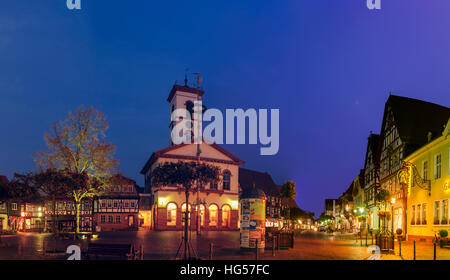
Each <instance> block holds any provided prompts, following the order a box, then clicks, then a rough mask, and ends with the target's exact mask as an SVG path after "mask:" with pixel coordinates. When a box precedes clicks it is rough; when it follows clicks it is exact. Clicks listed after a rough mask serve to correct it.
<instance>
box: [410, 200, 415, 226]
mask: <svg viewBox="0 0 450 280" xmlns="http://www.w3.org/2000/svg"><path fill="white" fill-rule="evenodd" d="M415 217H416V206H415V205H413V206H412V211H411V225H415V224H416V218H415Z"/></svg>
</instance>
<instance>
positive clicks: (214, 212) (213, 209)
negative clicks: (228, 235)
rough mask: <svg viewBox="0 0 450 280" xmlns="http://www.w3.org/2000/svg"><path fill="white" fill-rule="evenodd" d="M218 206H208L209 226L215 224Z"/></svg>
mask: <svg viewBox="0 0 450 280" xmlns="http://www.w3.org/2000/svg"><path fill="white" fill-rule="evenodd" d="M217 216H218V208H217V205H215V204H212V205H210V206H209V226H211V227H215V226H217V218H218V217H217Z"/></svg>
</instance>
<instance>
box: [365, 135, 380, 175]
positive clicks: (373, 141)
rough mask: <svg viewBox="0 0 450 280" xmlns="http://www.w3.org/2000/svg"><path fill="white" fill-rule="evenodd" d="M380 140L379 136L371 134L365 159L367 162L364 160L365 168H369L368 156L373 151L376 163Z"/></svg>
mask: <svg viewBox="0 0 450 280" xmlns="http://www.w3.org/2000/svg"><path fill="white" fill-rule="evenodd" d="M379 140H380V135H379V134H373V133H371V134H370V135H369V138H368V139H367V148H366V157H365V160H364V168H366V167H367V155H368V154H369V151H372V157H373V161H374V162H376V157H377V153H378V142H379Z"/></svg>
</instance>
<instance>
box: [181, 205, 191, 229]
mask: <svg viewBox="0 0 450 280" xmlns="http://www.w3.org/2000/svg"><path fill="white" fill-rule="evenodd" d="M185 212H186V203H183V205H181V223H182V224H183V225H184V221H185V218H186V217H185V216H184V215H185V214H184V213H185ZM188 221H189V225H190V224H191V205H190V204H188Z"/></svg>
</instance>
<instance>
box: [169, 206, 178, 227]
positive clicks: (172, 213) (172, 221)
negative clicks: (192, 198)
mask: <svg viewBox="0 0 450 280" xmlns="http://www.w3.org/2000/svg"><path fill="white" fill-rule="evenodd" d="M167 225H168V226H176V225H177V205H176V204H175V203H169V204H167Z"/></svg>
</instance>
